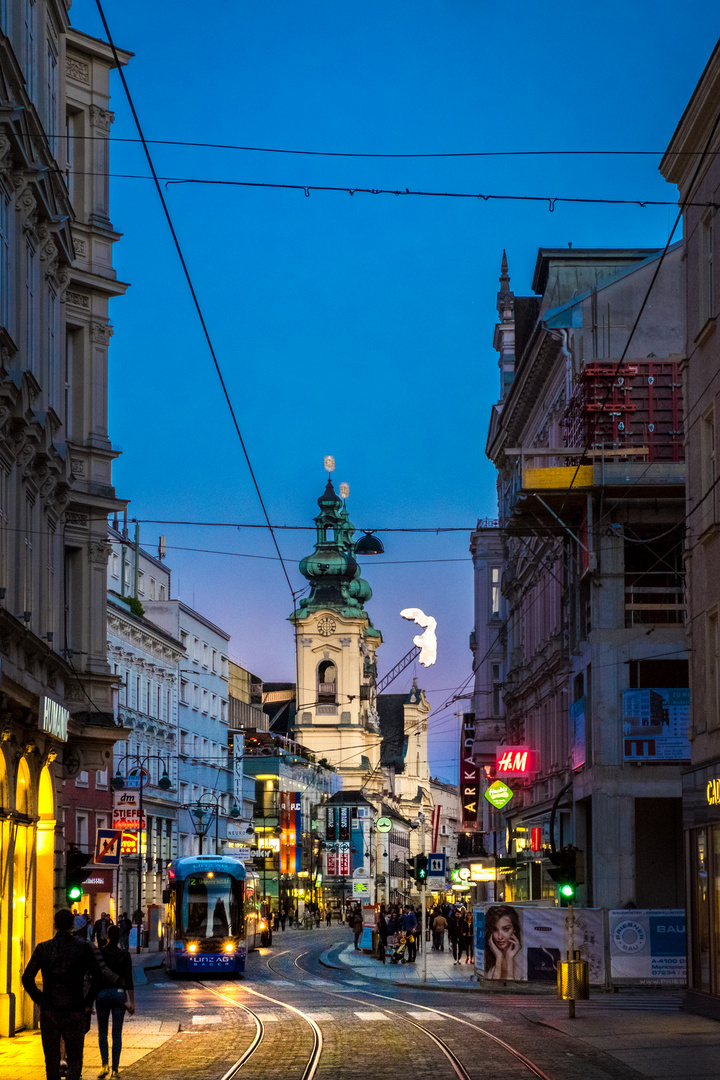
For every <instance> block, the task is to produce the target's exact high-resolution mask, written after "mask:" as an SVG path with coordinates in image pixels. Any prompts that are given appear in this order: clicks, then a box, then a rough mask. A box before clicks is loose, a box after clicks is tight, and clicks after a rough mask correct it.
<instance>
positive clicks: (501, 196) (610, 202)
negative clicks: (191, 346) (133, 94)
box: [54, 0, 718, 275]
mask: <svg viewBox="0 0 720 1080" xmlns="http://www.w3.org/2000/svg"><path fill="white" fill-rule="evenodd" d="M95 2H96V3H98V4H99V3H100V0H95ZM120 75H121V78H122V80H123V83H125V77H124V75H123V74H122V72H121V73H120ZM145 152H146V154H149V150H148V149H147V147H146V149H145ZM54 171H55V172H57V173H58V174H59V175H61V176H64V175H65V174H64V172H63V170H62V169H60V168H56V169H55V170H54ZM73 171H74V173H75V175H76V176H103V177H108V178H110V179H114V180H152V181H153V182H154V183H155V185H156V186H157V188H158V192H160V186H159V185H160V181H162V182H163V183H164V184H165V187H166V188H167V187H169V186H170V184H178V185H179V184H207V185H209V186H211V187H239V188H264V189H266V190H275V191H302V192H304V194H305V196H306V198H309V197H310V192H316V193H326V192H337V193H339V194H343V195H351V196H352V195H394V196H406V197H408V196H411V197H420V198H430V199H470V200H474V201H478V202H536V203H547V204H548V209H549V210H550V212H551V213H552V212H553V211H554V210H555V205H556V203H563V204H569V205H572V204H579V205H591V206H638V207H641V208H642V209H645V208H646V207H648V206H677V200H676V199H638V198H634V199H609V198H597V197H590V196H578V195H512V194H509V193H507V192H500V193H498V192H487V193H485V192H482V191H425V190H422V189H418V190H411V189H410V188H409V187H395V188H381V187H376V188H368V187H359V186H356V187H352V186H350V185H348V184H342V185H340V184H281V183H279V182H274V181H261V180H217V179H212V178H210V177H198V176H158V175H157V173H156V171H155V167H154V166H153V165H151V171H152V176H144V175H142V174H139V173H115V172H104V171H103V170H100V169H88V170H80V169H77V170H73ZM685 205H686V206H694V207H697V208H699V209H702V210H707V209H712V210H715V209H717V206H718V204H717V203H714V202H688V203H686V204H685ZM163 208H164V209H165V213H166V215H167V214H168V211H167V207H166V205H165V200H164V199H163ZM173 238H174V239H175V235H174V234H173ZM176 246H177V240H176ZM183 268H184V269H185V265H184V263H183ZM186 275H187V270H186Z"/></svg>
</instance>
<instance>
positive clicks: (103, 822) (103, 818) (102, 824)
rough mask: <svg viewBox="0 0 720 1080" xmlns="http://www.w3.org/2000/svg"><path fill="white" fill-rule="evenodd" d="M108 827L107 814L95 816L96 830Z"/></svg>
mask: <svg viewBox="0 0 720 1080" xmlns="http://www.w3.org/2000/svg"><path fill="white" fill-rule="evenodd" d="M105 771H106V772H107V770H105ZM107 827H108V819H107V814H96V815H95V828H96V829H107Z"/></svg>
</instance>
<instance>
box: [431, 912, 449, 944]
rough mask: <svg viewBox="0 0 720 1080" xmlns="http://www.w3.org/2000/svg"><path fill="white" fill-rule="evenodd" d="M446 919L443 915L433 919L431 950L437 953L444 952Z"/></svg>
mask: <svg viewBox="0 0 720 1080" xmlns="http://www.w3.org/2000/svg"><path fill="white" fill-rule="evenodd" d="M446 930H447V919H446V918H445V916H444V915H436V916H435V918H434V919H433V930H432V935H433V949H435V950H436V951H437V952H445V931H446Z"/></svg>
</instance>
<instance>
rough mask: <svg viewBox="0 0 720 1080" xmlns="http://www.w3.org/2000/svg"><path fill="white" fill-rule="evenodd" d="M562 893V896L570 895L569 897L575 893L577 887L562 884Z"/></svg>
mask: <svg viewBox="0 0 720 1080" xmlns="http://www.w3.org/2000/svg"><path fill="white" fill-rule="evenodd" d="M560 895H561V896H568V897H569V896H574V895H575V887H574V885H561V886H560Z"/></svg>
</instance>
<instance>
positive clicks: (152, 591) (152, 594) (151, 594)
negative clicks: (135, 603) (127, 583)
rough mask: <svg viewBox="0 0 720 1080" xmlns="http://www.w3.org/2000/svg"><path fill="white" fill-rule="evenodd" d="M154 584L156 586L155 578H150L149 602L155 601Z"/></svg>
mask: <svg viewBox="0 0 720 1080" xmlns="http://www.w3.org/2000/svg"><path fill="white" fill-rule="evenodd" d="M156 584H157V582H156V581H155V578H153V577H151V578H150V599H151V600H154V599H155V586H156Z"/></svg>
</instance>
